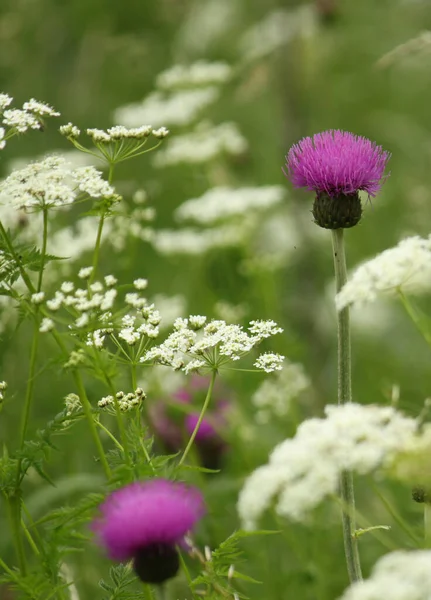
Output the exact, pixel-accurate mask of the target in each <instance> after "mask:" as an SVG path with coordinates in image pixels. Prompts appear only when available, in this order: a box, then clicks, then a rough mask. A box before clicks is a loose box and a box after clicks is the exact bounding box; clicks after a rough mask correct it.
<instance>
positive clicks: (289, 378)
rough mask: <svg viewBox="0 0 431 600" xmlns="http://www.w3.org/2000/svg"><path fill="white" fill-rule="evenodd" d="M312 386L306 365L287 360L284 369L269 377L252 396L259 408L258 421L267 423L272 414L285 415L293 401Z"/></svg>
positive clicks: (254, 403) (253, 402)
mask: <svg viewBox="0 0 431 600" xmlns="http://www.w3.org/2000/svg"><path fill="white" fill-rule="evenodd" d="M309 387H310V380H309V379H308V377H307V375H306V373H305V371H304V367H303V366H302V365H301V364H298V363H291V362H288V361H285V362H284V364H283V369H282V370H281V371H280V372H278V373H277V374H276V375H274V377H273V378H269V377H268V378H267V379H265V381H264V382H263V383H262V384H261V385H260V386H259V387H258V389H257V390H256V391H255V393H254V394H253V396H252V397H251V401H252V404H253V405H254V406H255V407H256V408H257V409H258V410H257V413H256V421H258V422H259V423H266V422H268V421H269V420H270V418H271V415H274V416H276V417H285V416H286V415H287V414H288V412H289V409H290V407H291V403H292V401H293V400H294V399H295V398H297V397H298V396H299V395H300V394H301V393H302V392H303V391H305V390H306V389H307V388H309Z"/></svg>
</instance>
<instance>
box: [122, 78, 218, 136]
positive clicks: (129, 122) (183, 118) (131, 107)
mask: <svg viewBox="0 0 431 600" xmlns="http://www.w3.org/2000/svg"><path fill="white" fill-rule="evenodd" d="M218 97H219V91H218V89H217V88H215V87H213V86H211V87H207V88H203V89H196V90H181V91H178V92H175V93H172V94H170V95H169V96H166V94H164V93H162V92H153V93H152V94H150V95H149V96H147V98H145V99H144V100H143V101H142V102H135V103H132V104H126V105H125V106H120V107H119V108H117V109H116V111H115V113H114V120H115V121H116V122H117V123H121V124H122V125H125V126H126V127H134V126H136V125H138V124H139V123H154V124H155V125H157V126H160V125H162V124H164V125H179V126H184V125H189V124H190V123H192V122H193V121H195V119H196V118H197V117H198V115H199V114H200V113H201V112H202V110H203V109H204V108H207V107H208V106H209V105H210V104H212V103H213V102H215V101H216V100H217V99H218Z"/></svg>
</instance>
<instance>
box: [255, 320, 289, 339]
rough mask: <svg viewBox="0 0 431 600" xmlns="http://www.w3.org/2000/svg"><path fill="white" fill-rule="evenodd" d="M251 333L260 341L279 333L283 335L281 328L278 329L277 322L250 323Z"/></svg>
mask: <svg viewBox="0 0 431 600" xmlns="http://www.w3.org/2000/svg"><path fill="white" fill-rule="evenodd" d="M250 325H251V327H249V330H250V333H252V334H253V335H255V336H256V337H257V338H259V340H262V339H264V338H268V337H271V336H272V335H275V334H277V333H283V330H282V328H281V327H278V325H277V323H276V322H275V321H272V320H269V321H250Z"/></svg>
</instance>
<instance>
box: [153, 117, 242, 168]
mask: <svg viewBox="0 0 431 600" xmlns="http://www.w3.org/2000/svg"><path fill="white" fill-rule="evenodd" d="M247 148H248V144H247V140H246V139H245V138H244V137H243V135H242V134H241V132H240V131H239V129H238V127H237V125H236V124H235V123H221V124H220V125H211V124H209V123H206V122H205V123H200V124H199V126H198V127H196V129H195V130H194V131H193V132H192V133H187V134H184V135H179V136H176V137H174V138H172V139H171V140H170V142H169V143H168V144H167V146H166V148H165V149H164V150H162V151H161V152H159V153H158V154H157V156H156V157H155V159H154V164H155V165H156V166H157V167H166V166H169V165H177V164H181V163H205V162H208V161H211V160H212V159H214V158H215V157H217V156H219V155H220V154H230V155H234V156H237V155H241V154H244V153H245V152H246V151H247Z"/></svg>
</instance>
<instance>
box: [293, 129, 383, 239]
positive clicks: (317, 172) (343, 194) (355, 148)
mask: <svg viewBox="0 0 431 600" xmlns="http://www.w3.org/2000/svg"><path fill="white" fill-rule="evenodd" d="M389 157H390V154H389V153H388V152H385V151H384V150H383V149H382V147H381V146H378V145H377V144H375V143H374V142H371V141H370V140H368V139H367V138H364V137H361V136H357V135H354V134H353V133H349V132H347V131H340V130H330V131H324V132H322V133H317V134H316V135H314V136H313V137H312V138H311V137H306V138H303V139H302V140H300V141H299V142H298V143H297V144H295V145H294V146H292V148H291V149H290V150H289V153H288V155H287V156H286V168H285V169H283V172H284V174H285V175H286V177H289V178H290V179H291V181H292V183H293V185H294V186H295V187H297V188H301V187H304V188H306V189H308V190H310V191H314V192H316V200H315V202H314V206H313V216H314V219H315V222H316V223H317V224H318V225H320V227H324V228H326V229H338V228H346V227H353V226H354V225H356V224H357V223H358V222H359V220H360V218H361V215H362V207H361V200H360V198H359V195H358V192H359V191H365V192H367V193H368V195H369V196H375V195H376V194H377V192H378V191H379V190H380V187H381V185H382V183H383V182H384V179H385V177H384V170H385V167H386V163H387V161H388V160H389Z"/></svg>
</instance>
